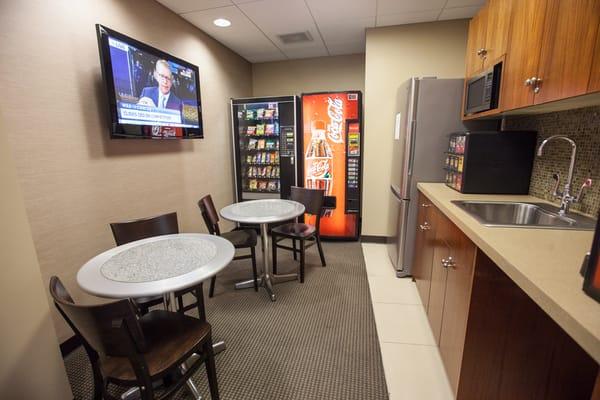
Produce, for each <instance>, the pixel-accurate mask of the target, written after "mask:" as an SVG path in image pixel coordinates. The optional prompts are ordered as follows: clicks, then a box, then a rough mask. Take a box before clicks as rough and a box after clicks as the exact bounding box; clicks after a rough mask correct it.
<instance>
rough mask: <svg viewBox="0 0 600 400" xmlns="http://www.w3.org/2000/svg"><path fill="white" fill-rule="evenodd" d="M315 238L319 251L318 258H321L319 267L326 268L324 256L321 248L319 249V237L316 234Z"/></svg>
mask: <svg viewBox="0 0 600 400" xmlns="http://www.w3.org/2000/svg"><path fill="white" fill-rule="evenodd" d="M315 237H316V238H317V248H318V249H319V257H321V265H322V266H326V265H327V264H325V254H323V248H322V247H321V237H320V236H319V235H318V234H317V235H316V236H315Z"/></svg>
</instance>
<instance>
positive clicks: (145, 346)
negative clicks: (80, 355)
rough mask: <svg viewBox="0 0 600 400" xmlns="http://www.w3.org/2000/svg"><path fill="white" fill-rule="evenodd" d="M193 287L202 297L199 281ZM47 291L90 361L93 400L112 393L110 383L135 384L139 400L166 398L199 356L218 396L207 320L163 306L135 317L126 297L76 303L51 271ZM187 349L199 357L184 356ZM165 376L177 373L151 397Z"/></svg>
mask: <svg viewBox="0 0 600 400" xmlns="http://www.w3.org/2000/svg"><path fill="white" fill-rule="evenodd" d="M196 290H197V293H196V295H197V296H199V297H201V296H202V286H198V287H197V288H196ZM50 294H51V295H52V298H53V299H54V304H55V306H56V308H57V309H58V312H59V313H60V314H61V315H62V317H63V318H64V319H65V321H66V322H67V324H68V325H69V326H70V327H71V329H72V330H73V332H75V335H77V337H78V338H79V339H80V340H81V342H82V343H83V346H84V348H85V351H86V352H87V355H88V357H89V359H90V361H91V363H92V370H93V376H94V399H95V400H101V399H114V400H116V399H117V398H116V397H114V396H112V395H110V393H109V390H108V389H109V385H110V384H114V385H118V386H126V387H135V386H137V387H139V388H140V396H141V399H142V400H150V399H155V398H156V399H160V400H162V399H167V398H170V397H171V396H173V395H174V394H175V393H176V392H177V390H178V389H179V388H181V386H183V385H184V384H185V383H186V381H187V380H188V379H189V378H190V377H191V376H192V375H193V374H194V373H195V372H196V371H197V370H198V368H199V367H200V366H201V365H202V363H203V362H204V363H205V364H206V374H207V376H208V383H209V387H210V395H211V398H212V399H213V400H218V399H219V388H218V383H217V373H216V367H215V360H214V354H213V349H212V339H211V326H210V325H209V324H208V323H207V322H206V320H204V319H198V318H193V317H189V316H187V315H184V314H180V313H175V312H170V311H165V310H154V311H150V312H149V313H148V314H146V315H144V316H143V317H141V318H139V319H138V317H137V315H136V313H135V311H136V309H135V306H134V304H133V303H132V302H131V300H130V299H124V300H119V301H116V302H113V303H108V304H99V305H78V304H75V303H74V302H73V299H72V298H71V296H70V295H69V293H68V292H67V290H66V289H65V287H64V286H63V284H62V282H61V281H60V279H58V278H57V277H56V276H53V277H52V278H50ZM192 354H197V355H198V358H197V359H194V360H193V361H191V360H189V359H190V356H192ZM186 361H187V362H188V364H184V363H186ZM182 365H185V367H182ZM177 370H179V373H180V375H177ZM167 376H169V377H171V378H172V377H173V376H177V377H178V378H177V379H176V380H175V381H173V382H172V385H170V386H169V387H167V388H165V392H164V393H163V394H161V395H160V396H158V397H155V392H154V386H155V383H156V382H157V381H158V380H160V379H163V378H165V377H167Z"/></svg>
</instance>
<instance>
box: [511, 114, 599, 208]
mask: <svg viewBox="0 0 600 400" xmlns="http://www.w3.org/2000/svg"><path fill="white" fill-rule="evenodd" d="M504 129H506V130H516V129H526V130H536V131H537V132H538V146H539V144H540V143H541V142H542V140H544V139H546V138H548V137H549V136H552V135H566V136H568V137H570V138H571V139H573V140H574V141H575V143H576V144H577V156H576V158H575V172H574V173H573V189H572V192H573V193H574V194H576V193H577V192H578V191H579V188H580V187H581V185H582V184H583V182H584V180H585V179H587V178H591V179H592V181H593V183H592V187H591V188H589V189H587V192H586V194H585V196H584V198H583V201H582V202H581V203H579V204H573V205H572V206H571V209H572V210H579V211H580V212H583V213H585V214H590V215H592V216H594V217H596V216H597V215H598V210H599V209H600V106H594V107H586V108H579V109H575V110H567V111H559V112H553V113H548V114H537V115H527V116H514V117H507V118H506V120H505V125H504ZM570 159H571V146H570V145H569V144H568V143H567V142H565V141H552V142H550V143H548V144H547V145H546V146H545V147H544V154H543V155H542V156H541V157H535V161H534V164H533V172H532V176H531V185H530V187H529V193H530V194H531V195H532V196H535V197H539V198H543V199H546V200H550V201H554V202H557V203H558V201H556V200H555V199H553V198H552V195H551V192H552V188H553V186H554V179H552V174H553V173H555V172H559V173H560V177H561V189H562V187H563V185H564V184H565V180H566V179H567V173H568V171H569V162H570Z"/></svg>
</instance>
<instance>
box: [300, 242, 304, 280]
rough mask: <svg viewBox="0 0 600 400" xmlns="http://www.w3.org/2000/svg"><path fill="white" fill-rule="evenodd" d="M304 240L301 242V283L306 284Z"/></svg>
mask: <svg viewBox="0 0 600 400" xmlns="http://www.w3.org/2000/svg"><path fill="white" fill-rule="evenodd" d="M304 250H305V248H304V239H302V240H300V283H304V253H305V251H304Z"/></svg>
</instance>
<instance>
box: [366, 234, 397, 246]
mask: <svg viewBox="0 0 600 400" xmlns="http://www.w3.org/2000/svg"><path fill="white" fill-rule="evenodd" d="M389 239H390V238H388V237H387V236H371V235H362V236H361V237H360V241H361V242H363V243H381V244H385V243H389Z"/></svg>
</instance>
